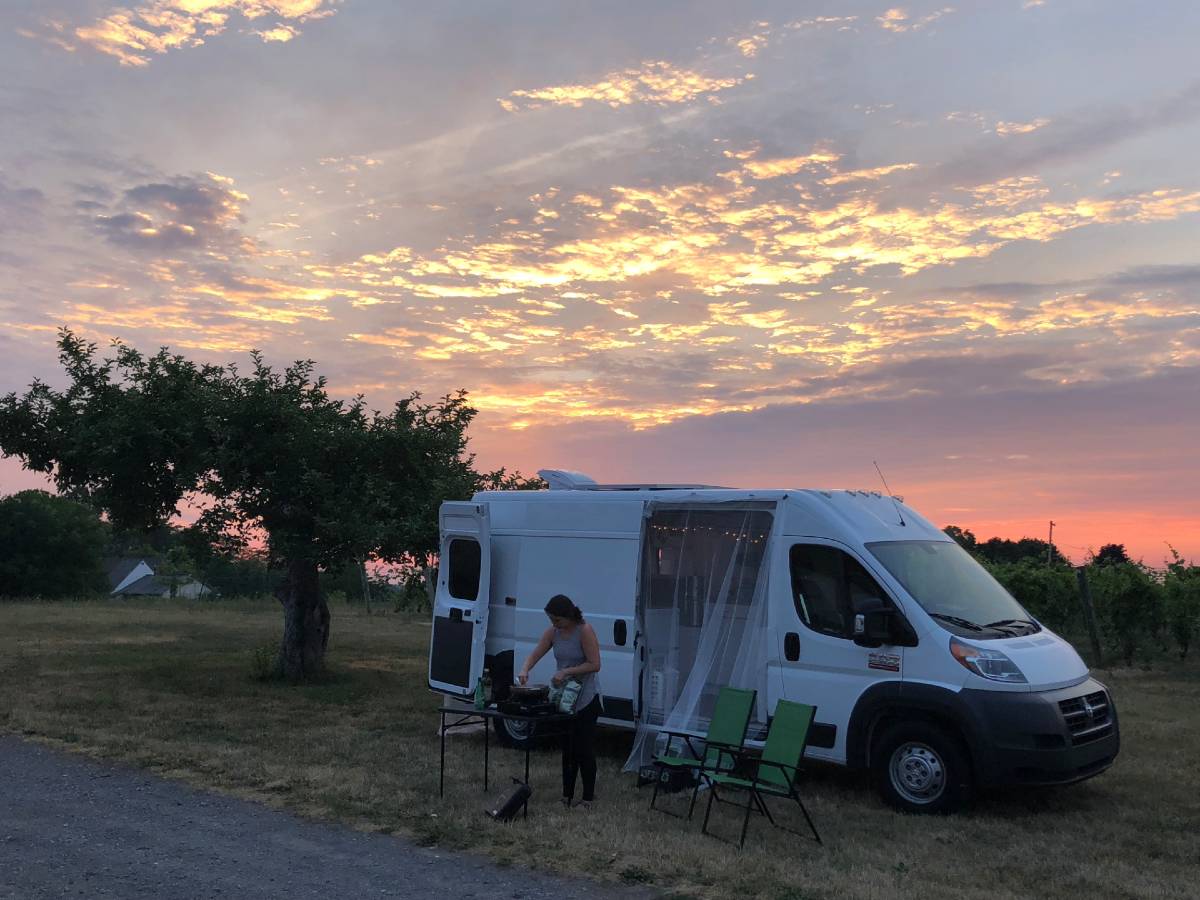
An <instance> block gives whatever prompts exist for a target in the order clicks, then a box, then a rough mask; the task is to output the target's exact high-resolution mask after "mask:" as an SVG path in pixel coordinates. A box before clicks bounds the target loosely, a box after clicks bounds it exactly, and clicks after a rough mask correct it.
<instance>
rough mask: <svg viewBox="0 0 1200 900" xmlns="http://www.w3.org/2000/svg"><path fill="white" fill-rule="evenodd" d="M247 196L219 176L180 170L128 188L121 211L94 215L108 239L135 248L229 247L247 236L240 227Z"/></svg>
mask: <svg viewBox="0 0 1200 900" xmlns="http://www.w3.org/2000/svg"><path fill="white" fill-rule="evenodd" d="M245 199H246V198H245V195H243V194H241V193H239V192H237V191H235V190H233V189H232V187H230V185H229V184H228V183H227V182H226V181H224V180H222V179H218V178H216V177H215V176H211V175H201V176H190V177H189V176H179V177H176V178H173V179H171V180H170V181H167V182H153V183H150V184H142V185H138V186H136V187H133V188H130V189H128V190H126V191H125V192H124V194H123V196H122V199H121V201H120V203H119V206H120V207H121V211H119V212H112V213H111V214H104V215H96V216H95V217H94V218H93V220H92V221H93V224H94V226H95V228H96V229H97V231H99V232H100V233H101V234H102V235H104V237H105V238H106V239H107V240H109V241H110V242H112V243H114V244H118V245H120V246H123V247H127V248H130V249H134V250H140V251H146V252H152V253H168V254H169V253H175V252H178V251H181V250H195V249H206V250H227V249H231V248H234V247H237V246H239V245H243V244H244V242H245V238H244V237H243V235H242V233H241V231H240V228H239V226H240V225H241V223H242V222H243V221H244V217H243V216H242V214H241V203H242V202H243V201H244V200H245Z"/></svg>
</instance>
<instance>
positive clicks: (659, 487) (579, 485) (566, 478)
mask: <svg viewBox="0 0 1200 900" xmlns="http://www.w3.org/2000/svg"><path fill="white" fill-rule="evenodd" d="M538 475H539V476H541V478H542V479H543V480H544V481H545V482H546V483H547V484H548V485H549V486H550V490H552V491H702V490H718V491H720V490H728V488H724V487H721V486H720V485H716V484H598V483H596V481H594V480H593V479H591V478H589V477H588V476H587V475H584V474H583V473H582V472H572V471H570V470H568V469H539V470H538Z"/></svg>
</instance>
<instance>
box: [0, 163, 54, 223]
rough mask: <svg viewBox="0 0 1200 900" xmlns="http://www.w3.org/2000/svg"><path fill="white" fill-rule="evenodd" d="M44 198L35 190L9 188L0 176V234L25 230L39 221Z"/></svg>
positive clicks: (44, 204)
mask: <svg viewBox="0 0 1200 900" xmlns="http://www.w3.org/2000/svg"><path fill="white" fill-rule="evenodd" d="M45 207H46V196H45V195H44V194H43V193H42V192H41V191H40V190H38V189H37V188H23V187H10V186H9V185H8V183H7V182H6V181H5V179H4V176H3V175H0V233H3V232H5V231H10V230H15V229H25V228H28V227H29V226H30V224H31V223H34V222H37V221H39V220H40V219H41V216H42V212H43V211H44V209H45Z"/></svg>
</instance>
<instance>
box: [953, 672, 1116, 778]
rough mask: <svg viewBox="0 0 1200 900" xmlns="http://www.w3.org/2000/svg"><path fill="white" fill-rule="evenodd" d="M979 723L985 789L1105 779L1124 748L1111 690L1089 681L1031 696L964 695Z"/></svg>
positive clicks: (977, 748) (977, 743)
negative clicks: (1104, 773)
mask: <svg viewBox="0 0 1200 900" xmlns="http://www.w3.org/2000/svg"><path fill="white" fill-rule="evenodd" d="M960 697H961V699H962V700H964V701H965V706H966V708H967V709H969V710H971V712H972V718H973V719H974V723H973V724H974V725H975V728H974V729H973V730H974V731H975V734H974V735H973V737H974V740H973V741H972V744H973V746H972V747H971V756H972V761H973V762H974V765H975V781H976V783H977V784H979V785H980V786H982V787H996V786H1001V785H1014V784H1030V785H1034V784H1070V783H1071V782H1073V781H1082V780H1083V779H1085V778H1091V777H1092V776H1093V775H1099V774H1100V773H1101V772H1103V771H1104V770H1105V769H1107V768H1108V767H1109V766H1111V765H1112V764H1113V761H1114V760H1115V759H1116V758H1117V753H1118V751H1119V750H1120V746H1121V735H1120V728H1119V726H1118V723H1117V708H1116V706H1115V704H1114V703H1113V700H1112V696H1111V694H1109V691H1108V688H1106V687H1105V686H1104V685H1103V684H1101V683H1100V682H1098V681H1096V680H1095V679H1092V678H1089V679H1087V680H1086V681H1084V682H1083V683H1081V684H1077V685H1075V686H1074V687H1069V688H1061V689H1059V690H1055V691H1038V692H1035V693H1030V694H1020V693H1006V692H1001V691H986V690H982V691H981V690H964V691H963V692H962V693H961V695H960Z"/></svg>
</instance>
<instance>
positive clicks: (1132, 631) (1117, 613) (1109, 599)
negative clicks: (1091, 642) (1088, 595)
mask: <svg viewBox="0 0 1200 900" xmlns="http://www.w3.org/2000/svg"><path fill="white" fill-rule="evenodd" d="M1087 576H1088V580H1089V582H1090V583H1091V588H1092V598H1093V600H1094V602H1095V606H1096V617H1097V619H1099V623H1100V628H1101V631H1102V632H1103V635H1104V641H1105V643H1106V644H1107V645H1108V646H1109V647H1110V648H1111V649H1113V650H1116V651H1117V652H1118V653H1119V654H1120V656H1121V658H1122V659H1123V660H1124V661H1125V664H1126V665H1133V658H1134V656H1135V654H1136V653H1137V651H1138V649H1139V648H1140V647H1142V646H1144V644H1145V641H1146V640H1147V638H1149V637H1151V636H1153V635H1154V634H1156V633H1158V632H1159V631H1160V630H1161V628H1162V624H1163V598H1162V594H1163V588H1162V585H1160V584H1159V583H1158V582H1156V581H1155V580H1154V579H1153V578H1152V577H1151V576H1150V573H1149V572H1148V571H1146V569H1145V568H1144V567H1143V566H1141V565H1139V564H1137V563H1132V562H1122V563H1109V564H1106V565H1099V566H1098V565H1091V566H1088V568H1087Z"/></svg>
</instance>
